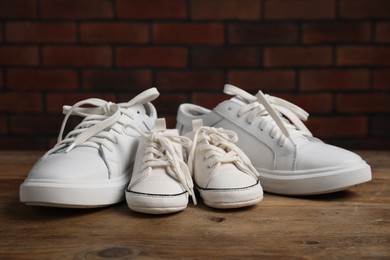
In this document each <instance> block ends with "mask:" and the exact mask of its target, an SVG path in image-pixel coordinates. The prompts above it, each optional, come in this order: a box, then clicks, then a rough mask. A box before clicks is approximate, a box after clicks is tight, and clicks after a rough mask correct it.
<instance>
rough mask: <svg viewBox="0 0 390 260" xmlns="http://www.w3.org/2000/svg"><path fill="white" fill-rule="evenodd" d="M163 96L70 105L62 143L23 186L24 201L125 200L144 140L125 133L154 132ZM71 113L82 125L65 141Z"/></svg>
mask: <svg viewBox="0 0 390 260" xmlns="http://www.w3.org/2000/svg"><path fill="white" fill-rule="evenodd" d="M158 96H159V93H158V91H157V89H156V88H151V89H148V90H146V91H144V92H142V93H141V94H139V95H137V96H136V97H135V98H133V99H132V100H130V101H129V102H127V103H120V104H114V103H111V102H107V101H104V100H101V99H96V98H91V99H87V100H83V101H80V102H78V103H76V104H75V105H73V106H72V107H70V106H64V114H65V118H64V121H63V123H62V127H61V131H60V134H59V137H58V143H57V144H56V145H55V146H54V147H53V148H52V149H51V150H49V151H48V152H47V153H46V154H45V155H44V156H43V157H42V158H41V159H40V160H39V161H38V162H37V163H36V164H35V165H34V167H33V168H32V169H31V171H30V173H29V174H28V177H27V179H26V180H25V181H24V182H23V184H22V185H21V186H20V201H21V202H24V203H26V204H29V205H39V206H51V207H70V208H90V207H102V206H107V205H111V204H114V203H118V202H120V201H123V200H124V192H123V191H124V189H125V187H126V185H127V184H128V183H129V180H130V175H131V171H132V168H133V162H134V158H135V152H136V150H137V145H138V138H134V137H129V136H127V135H125V134H124V133H123V125H124V124H130V125H132V126H133V127H134V128H137V129H139V131H150V130H151V129H153V128H154V121H155V119H156V117H157V113H156V109H155V108H154V106H153V105H152V104H151V103H150V101H152V100H154V99H156V98H157V97H158ZM71 115H77V116H80V117H83V120H82V122H81V123H80V124H79V125H77V126H76V127H75V129H73V130H72V131H70V132H69V133H68V134H67V135H66V137H65V138H63V137H62V135H63V132H64V129H65V126H66V123H67V120H68V118H69V117H70V116H71Z"/></svg>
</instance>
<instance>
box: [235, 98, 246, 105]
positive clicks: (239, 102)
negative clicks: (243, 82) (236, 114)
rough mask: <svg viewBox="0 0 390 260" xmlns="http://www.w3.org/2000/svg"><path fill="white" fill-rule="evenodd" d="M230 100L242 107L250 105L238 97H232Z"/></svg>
mask: <svg viewBox="0 0 390 260" xmlns="http://www.w3.org/2000/svg"><path fill="white" fill-rule="evenodd" d="M230 100H231V101H233V102H235V103H238V104H240V105H248V104H249V103H248V102H246V101H244V100H242V99H240V98H238V97H232V98H231V99H230Z"/></svg>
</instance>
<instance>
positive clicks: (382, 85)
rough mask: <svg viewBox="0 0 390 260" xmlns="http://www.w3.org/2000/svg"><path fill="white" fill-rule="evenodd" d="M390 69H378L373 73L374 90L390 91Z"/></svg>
mask: <svg viewBox="0 0 390 260" xmlns="http://www.w3.org/2000/svg"><path fill="white" fill-rule="evenodd" d="M389 75H390V69H378V70H374V71H373V72H372V86H373V88H374V89H383V90H389V89H390V76H389Z"/></svg>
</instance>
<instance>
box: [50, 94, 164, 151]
mask: <svg viewBox="0 0 390 260" xmlns="http://www.w3.org/2000/svg"><path fill="white" fill-rule="evenodd" d="M158 96H159V93H158V91H157V89H156V88H151V89H148V90H146V91H144V92H142V93H140V94H139V95H137V96H136V97H134V98H133V99H132V100H130V101H129V102H127V103H119V104H115V103H111V102H107V101H105V100H102V99H98V98H90V99H86V100H82V101H79V102H77V103H76V104H74V105H73V106H64V107H63V113H64V114H65V117H64V120H63V122H62V126H61V130H60V133H59V135H58V140H57V144H56V145H55V146H54V147H53V148H52V149H51V150H50V151H48V153H47V154H51V153H53V152H56V151H59V150H61V149H64V148H66V150H65V152H70V151H71V150H72V149H73V148H74V147H76V146H79V145H83V146H90V147H95V148H98V147H99V145H102V146H104V147H106V148H107V149H109V150H110V151H111V150H112V144H113V143H117V142H118V140H117V137H116V136H115V135H114V134H113V133H111V132H109V131H105V130H107V129H111V127H113V125H114V124H115V123H117V122H118V123H120V124H124V122H121V121H120V120H119V119H120V116H121V115H122V114H126V115H127V116H128V117H130V118H133V114H132V113H131V112H130V111H129V110H127V108H129V107H131V106H133V105H135V104H144V103H146V102H149V101H152V100H154V99H156V98H157V97H158ZM85 105H88V106H92V107H82V106H85ZM71 115H77V116H81V117H85V119H84V120H83V121H82V122H81V123H80V124H79V125H77V126H76V127H75V129H74V130H72V131H71V132H69V133H68V134H67V135H66V136H65V138H63V133H64V130H65V126H66V124H67V122H68V119H69V117H70V116H71ZM114 130H116V131H117V132H120V130H119V129H114Z"/></svg>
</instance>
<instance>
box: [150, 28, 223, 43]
mask: <svg viewBox="0 0 390 260" xmlns="http://www.w3.org/2000/svg"><path fill="white" fill-rule="evenodd" d="M223 40H224V30H223V26H222V24H218V23H201V24H194V23H184V24H183V23H180V24H176V23H156V24H154V25H153V41H154V42H156V43H169V44H171V43H173V44H191V45H192V44H221V43H223Z"/></svg>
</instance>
